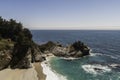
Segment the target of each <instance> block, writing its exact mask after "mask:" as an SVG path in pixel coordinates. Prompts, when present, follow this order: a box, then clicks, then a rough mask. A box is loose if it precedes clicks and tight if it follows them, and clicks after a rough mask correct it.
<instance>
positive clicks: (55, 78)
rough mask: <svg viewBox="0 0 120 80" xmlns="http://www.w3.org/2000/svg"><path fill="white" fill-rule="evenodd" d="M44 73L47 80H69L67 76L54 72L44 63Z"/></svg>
mask: <svg viewBox="0 0 120 80" xmlns="http://www.w3.org/2000/svg"><path fill="white" fill-rule="evenodd" d="M41 65H42V67H43V73H44V74H45V75H46V80H67V78H66V77H65V76H62V75H60V74H58V73H56V72H55V71H53V70H52V69H51V68H50V66H49V64H48V63H45V62H42V63H41Z"/></svg>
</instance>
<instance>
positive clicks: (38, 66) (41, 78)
mask: <svg viewBox="0 0 120 80" xmlns="http://www.w3.org/2000/svg"><path fill="white" fill-rule="evenodd" d="M33 65H34V67H35V70H36V72H37V77H38V80H46V75H45V74H44V73H43V67H42V66H41V63H40V62H36V63H33Z"/></svg>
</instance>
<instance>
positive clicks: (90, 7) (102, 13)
mask: <svg viewBox="0 0 120 80" xmlns="http://www.w3.org/2000/svg"><path fill="white" fill-rule="evenodd" d="M119 3H120V0H35V1H32V0H12V1H11V0H1V1H0V10H1V11H0V13H1V14H0V16H2V17H3V18H5V19H10V18H13V19H16V20H17V21H20V22H22V23H23V25H24V26H25V27H27V28H29V29H31V30H36V29H39V30H40V29H41V30H46V29H47V30H49V29H50V30H58V29H61V30H64V29H65V30H73V29H74V30H120V5H119Z"/></svg>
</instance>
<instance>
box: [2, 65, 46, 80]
mask: <svg viewBox="0 0 120 80" xmlns="http://www.w3.org/2000/svg"><path fill="white" fill-rule="evenodd" d="M45 77H46V76H45V75H44V74H43V72H42V67H41V65H40V63H34V64H33V67H32V68H29V69H4V70H1V71H0V80H45Z"/></svg>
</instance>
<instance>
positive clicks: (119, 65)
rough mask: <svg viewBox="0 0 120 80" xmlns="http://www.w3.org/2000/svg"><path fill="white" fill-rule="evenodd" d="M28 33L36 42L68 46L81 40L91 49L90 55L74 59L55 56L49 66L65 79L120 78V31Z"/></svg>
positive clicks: (40, 31)
mask: <svg viewBox="0 0 120 80" xmlns="http://www.w3.org/2000/svg"><path fill="white" fill-rule="evenodd" d="M31 32H32V34H33V40H34V41H35V42H36V43H39V44H42V43H45V42H47V41H56V42H57V41H58V42H61V43H62V44H64V45H67V44H70V43H72V42H75V41H77V40H81V41H82V42H84V43H85V44H87V45H88V46H89V47H90V48H91V50H92V51H91V56H87V57H84V58H80V59H78V60H73V61H67V60H64V59H61V58H57V57H55V58H53V59H52V60H51V61H50V65H51V67H52V69H54V70H55V71H56V72H57V73H59V74H61V75H64V76H66V77H67V79H68V80H120V31H106V30H104V31H99V30H56V31H55V30H33V31H31ZM97 68H99V70H97ZM95 69H96V70H95Z"/></svg>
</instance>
